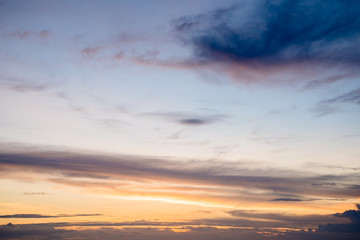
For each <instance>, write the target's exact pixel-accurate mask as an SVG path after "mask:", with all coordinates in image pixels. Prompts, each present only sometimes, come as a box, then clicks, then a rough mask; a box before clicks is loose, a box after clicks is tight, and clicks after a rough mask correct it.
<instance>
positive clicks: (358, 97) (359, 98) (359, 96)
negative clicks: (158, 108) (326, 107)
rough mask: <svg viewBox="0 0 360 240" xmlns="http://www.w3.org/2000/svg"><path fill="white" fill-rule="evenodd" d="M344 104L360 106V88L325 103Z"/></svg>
mask: <svg viewBox="0 0 360 240" xmlns="http://www.w3.org/2000/svg"><path fill="white" fill-rule="evenodd" d="M342 102H345V103H354V104H358V105H360V88H358V89H355V90H352V91H350V92H347V93H344V94H342V95H339V96H337V97H334V98H331V99H327V100H324V101H323V103H325V104H329V103H342Z"/></svg>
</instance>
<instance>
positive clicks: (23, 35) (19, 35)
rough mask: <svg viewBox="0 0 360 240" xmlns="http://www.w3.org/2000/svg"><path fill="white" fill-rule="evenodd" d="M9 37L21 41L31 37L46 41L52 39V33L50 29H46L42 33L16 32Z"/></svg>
mask: <svg viewBox="0 0 360 240" xmlns="http://www.w3.org/2000/svg"><path fill="white" fill-rule="evenodd" d="M8 35H9V36H11V37H16V38H19V39H29V38H31V37H36V38H40V39H46V38H49V37H51V36H52V33H51V31H50V30H49V29H44V30H42V31H16V32H12V33H9V34H8Z"/></svg>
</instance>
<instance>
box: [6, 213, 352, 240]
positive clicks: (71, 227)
mask: <svg viewBox="0 0 360 240" xmlns="http://www.w3.org/2000/svg"><path fill="white" fill-rule="evenodd" d="M252 216H254V214H252ZM255 217H256V216H255ZM331 217H333V218H335V217H334V216H328V218H327V217H326V216H307V218H308V219H314V218H317V220H316V221H314V222H315V223H316V222H319V221H320V222H322V221H326V220H328V219H330V218H331ZM288 219H289V218H288ZM298 219H301V221H300V222H302V223H301V224H304V225H307V226H309V223H308V222H306V217H303V218H301V217H300V218H298ZM298 219H297V220H296V219H295V221H298ZM293 220H294V219H291V221H292V222H290V224H292V226H291V227H287V226H283V227H279V225H278V227H276V224H278V223H275V225H274V223H272V222H269V221H258V222H256V223H255V222H254V220H252V221H248V220H243V219H234V218H232V219H228V218H227V219H221V218H220V219H214V218H213V219H202V220H195V221H188V222H152V221H144V220H140V221H132V222H58V223H39V224H7V225H3V226H0V238H4V239H11V238H15V239H129V240H140V239H149V240H152V239H157V240H166V239H174V240H181V239H199V240H205V239H206V240H216V239H219V238H221V239H224V240H231V239H238V238H241V239H249V240H255V239H264V240H266V239H268V240H276V239H289V240H300V239H301V240H303V239H320V240H322V239H330V240H334V239H348V240H349V239H356V238H351V237H354V235H352V234H349V233H347V234H344V233H328V232H320V231H316V228H314V229H311V228H306V227H305V228H301V227H300V228H297V227H296V226H294V225H293V224H294V221H293ZM284 221H286V220H285V219H284ZM310 221H312V220H310ZM259 224H260V225H259ZM300 226H302V225H300Z"/></svg>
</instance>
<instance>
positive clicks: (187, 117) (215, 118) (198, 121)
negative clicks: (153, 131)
mask: <svg viewBox="0 0 360 240" xmlns="http://www.w3.org/2000/svg"><path fill="white" fill-rule="evenodd" d="M143 115H145V116H153V117H161V118H164V119H168V120H170V121H172V122H177V123H179V124H181V125H187V126H200V125H207V124H212V123H215V122H219V121H221V120H223V119H224V118H225V116H224V115H221V114H216V115H209V114H192V113H185V112H152V113H145V114H143Z"/></svg>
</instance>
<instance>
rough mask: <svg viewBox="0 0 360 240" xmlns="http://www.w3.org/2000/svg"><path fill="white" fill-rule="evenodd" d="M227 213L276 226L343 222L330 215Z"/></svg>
mask: <svg viewBox="0 0 360 240" xmlns="http://www.w3.org/2000/svg"><path fill="white" fill-rule="evenodd" d="M227 213H228V214H230V215H231V216H234V217H239V218H245V219H250V220H251V219H252V221H258V220H263V221H265V220H266V221H273V222H276V224H277V226H296V224H299V223H308V224H323V223H328V222H338V223H339V222H340V223H343V222H344V220H342V219H336V217H335V216H332V215H315V214H314V215H295V214H289V213H267V212H260V211H245V210H232V211H228V212H227ZM297 226H299V225H297Z"/></svg>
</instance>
